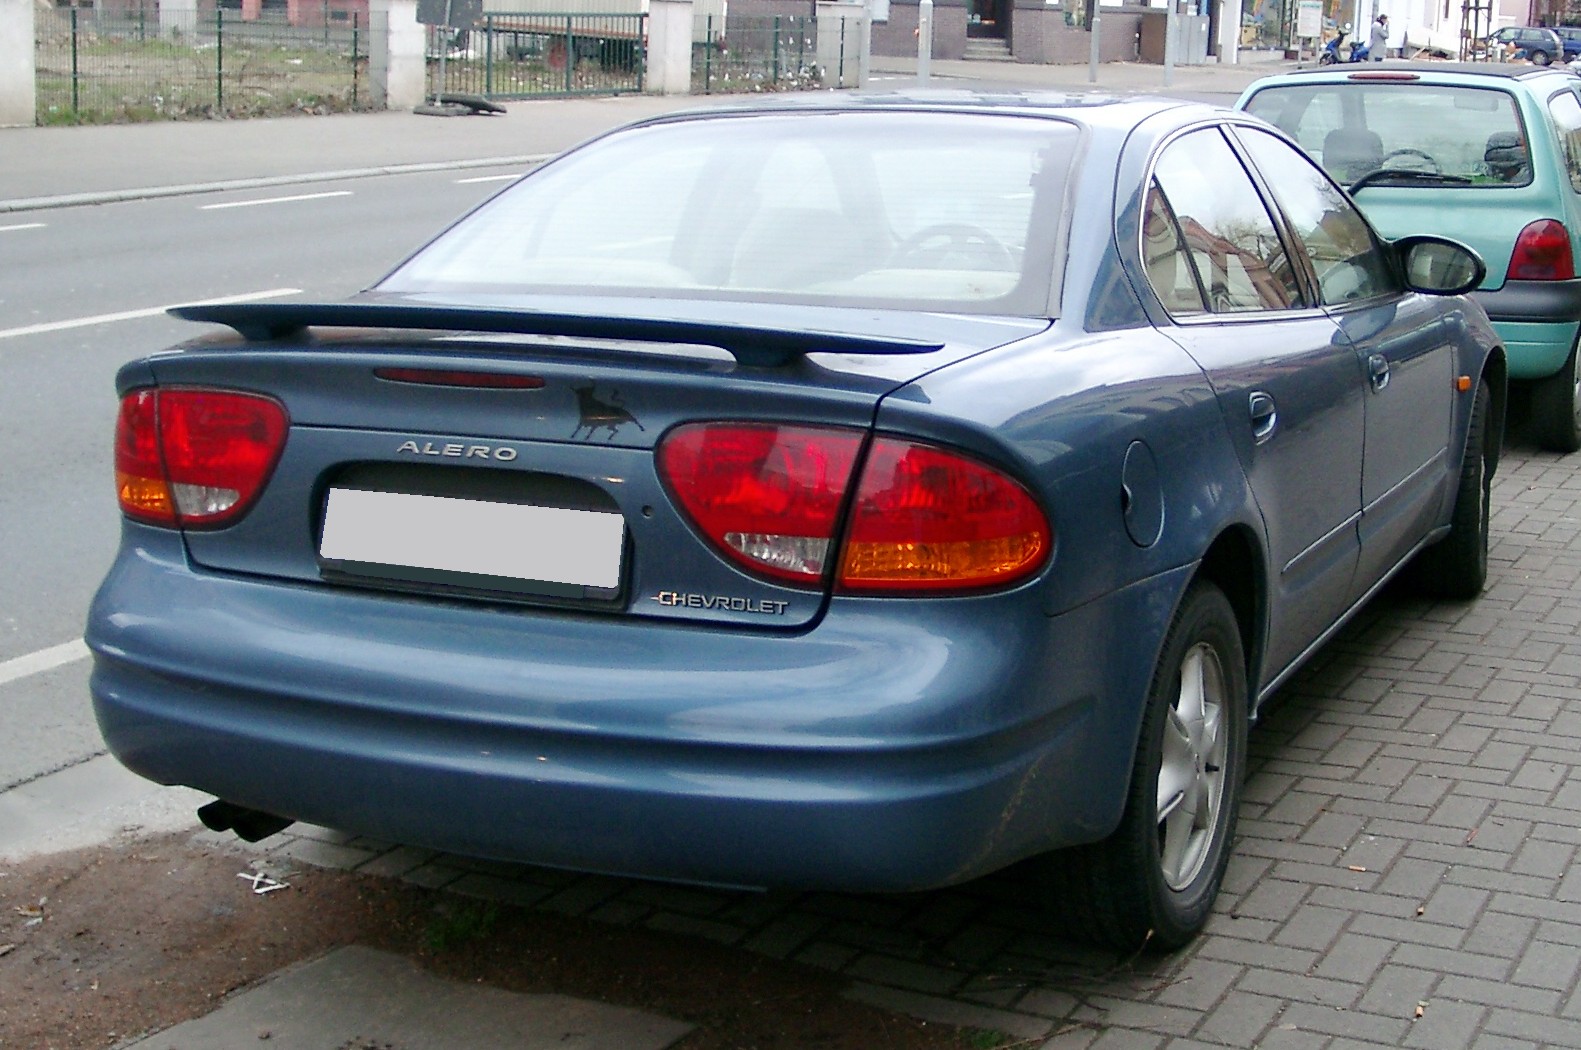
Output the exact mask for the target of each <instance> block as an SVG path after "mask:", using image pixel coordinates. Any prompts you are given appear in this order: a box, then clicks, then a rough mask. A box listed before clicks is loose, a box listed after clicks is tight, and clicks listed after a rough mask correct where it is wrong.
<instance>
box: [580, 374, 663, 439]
mask: <svg viewBox="0 0 1581 1050" xmlns="http://www.w3.org/2000/svg"><path fill="white" fill-rule="evenodd" d="M571 389H572V390H574V391H575V392H576V407H577V411H578V412H579V413H580V414H581V417H582V418H581V422H580V423H578V424H577V425H576V429H575V430H573V431H571V437H572V438H573V439H575V438H578V437H582V438H587V439H591V438H592V437H593V436H594V434H595V433H597V432H598V431H599V430H604V431H607V433H606V434H605V435H604V440H605V441H613V440H614V439H615V432H616V431H617V430H619V429H620V428H621V427H623V426H625V425H626V424H627V423H632V424H635V426H636V428H637V429H638V430H642V431H646V430H647V428H646V427H644V426H643V425H642V424H641V423H639V422H637V417H636V416H634V415H632V414H631V413H630V412H627V411H626V407H625V406H624V405H623V404H621V401H620V391H618V390H611V391H610V392H609V394H608V395H607V396H606V397H604V398H599V397H597V396H596V395H595V392H594V391H595V388H594V385H593V384H592V383H589V384H587V385H586V386H574V387H572V388H571ZM583 431H586V433H585V434H584V433H583Z"/></svg>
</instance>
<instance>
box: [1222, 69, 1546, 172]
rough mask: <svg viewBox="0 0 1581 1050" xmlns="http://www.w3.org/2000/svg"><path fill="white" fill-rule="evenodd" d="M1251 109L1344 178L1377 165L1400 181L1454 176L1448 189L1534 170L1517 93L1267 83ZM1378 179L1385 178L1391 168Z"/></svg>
mask: <svg viewBox="0 0 1581 1050" xmlns="http://www.w3.org/2000/svg"><path fill="white" fill-rule="evenodd" d="M1246 109H1247V110H1248V111H1249V112H1251V113H1255V114H1256V115H1257V116H1259V117H1262V118H1263V119H1264V120H1267V121H1269V122H1270V123H1272V124H1273V125H1275V126H1276V127H1278V128H1279V129H1280V130H1281V131H1283V132H1285V133H1286V134H1287V135H1289V136H1290V137H1291V138H1293V139H1295V140H1296V142H1297V143H1299V144H1300V145H1301V148H1302V149H1304V150H1306V151H1307V152H1308V153H1310V154H1311V155H1312V156H1313V157H1315V158H1316V159H1317V161H1318V162H1319V163H1320V164H1322V165H1323V168H1324V170H1326V171H1327V172H1328V173H1329V174H1330V175H1331V176H1333V177H1334V179H1335V180H1337V181H1338V182H1340V183H1342V184H1344V185H1347V186H1349V185H1351V184H1352V183H1354V182H1356V181H1357V180H1358V179H1361V178H1363V177H1364V176H1367V175H1370V174H1371V173H1373V172H1376V171H1380V170H1382V171H1385V172H1388V171H1397V172H1401V173H1403V174H1402V175H1401V176H1400V177H1399V181H1400V182H1402V183H1403V182H1406V181H1408V180H1411V176H1412V175H1427V176H1448V177H1450V178H1451V179H1454V180H1455V181H1454V182H1446V183H1445V184H1444V188H1445V189H1448V190H1455V189H1477V188H1497V187H1503V186H1523V185H1527V184H1529V183H1530V182H1531V179H1532V173H1531V164H1530V163H1529V161H1528V159H1527V156H1526V143H1527V141H1528V137H1527V134H1526V128H1525V125H1524V124H1523V123H1522V121H1521V116H1520V112H1519V110H1518V109H1517V107H1516V105H1515V99H1514V97H1513V96H1512V95H1510V94H1509V92H1507V91H1503V90H1500V89H1497V88H1481V87H1461V86H1452V85H1438V84H1422V83H1404V84H1402V83H1398V82H1389V81H1365V80H1347V81H1344V82H1342V83H1321V84H1300V85H1294V86H1290V87H1273V88H1268V89H1267V90H1264V91H1260V92H1258V93H1257V94H1256V95H1254V96H1252V98H1251V99H1250V100H1249V101H1248V102H1247V105H1246ZM1461 180H1464V181H1461ZM1371 181H1372V183H1373V184H1374V185H1379V184H1384V185H1387V184H1388V179H1387V177H1386V176H1385V177H1383V178H1382V179H1380V178H1379V177H1374V178H1373V179H1372V180H1371ZM1415 181H1420V180H1415Z"/></svg>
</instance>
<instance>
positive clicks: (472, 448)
mask: <svg viewBox="0 0 1581 1050" xmlns="http://www.w3.org/2000/svg"><path fill="white" fill-rule="evenodd" d="M402 453H405V454H406V455H409V456H438V457H439V458H441V459H487V460H492V461H493V462H495V463H509V462H511V461H512V460H513V459H515V458H516V457H517V455H518V454H519V453H518V452H517V451H516V450H515V449H513V448H511V447H510V446H509V445H463V444H461V443H460V442H454V441H446V442H442V443H440V442H433V441H425V442H423V443H422V444H421V445H419V444H418V443H417V442H416V441H403V442H401V444H400V445H399V446H398V447H397V448H396V450H395V454H396V455H400V454H402Z"/></svg>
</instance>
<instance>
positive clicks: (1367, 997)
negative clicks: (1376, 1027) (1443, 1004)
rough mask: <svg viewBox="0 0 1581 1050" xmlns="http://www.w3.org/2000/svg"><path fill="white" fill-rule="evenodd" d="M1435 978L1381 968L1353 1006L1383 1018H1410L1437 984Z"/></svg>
mask: <svg viewBox="0 0 1581 1050" xmlns="http://www.w3.org/2000/svg"><path fill="white" fill-rule="evenodd" d="M1438 980H1439V976H1438V974H1436V973H1434V972H1432V971H1431V970H1421V969H1417V968H1415V967H1411V966H1396V965H1393V964H1390V965H1386V966H1383V967H1382V968H1380V969H1378V970H1377V971H1376V972H1374V973H1373V974H1372V976H1371V977H1370V978H1369V979H1368V981H1367V988H1366V991H1365V992H1363V994H1362V997H1361V1000H1360V1001H1359V1002H1358V1003H1357V1006H1358V1007H1359V1008H1360V1009H1362V1010H1364V1011H1366V1012H1367V1013H1372V1014H1381V1015H1383V1016H1386V1017H1410V1016H1411V1015H1412V1014H1413V1013H1414V1012H1415V1010H1416V1004H1417V1003H1419V1002H1421V1001H1422V1000H1424V999H1426V998H1427V997H1428V995H1429V993H1430V992H1432V990H1433V988H1434V987H1435V986H1436V985H1437V984H1438Z"/></svg>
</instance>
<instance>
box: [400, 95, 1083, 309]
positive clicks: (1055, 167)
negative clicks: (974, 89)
mask: <svg viewBox="0 0 1581 1050" xmlns="http://www.w3.org/2000/svg"><path fill="white" fill-rule="evenodd" d="M1079 138H1080V133H1079V131H1078V129H1077V128H1076V127H1075V126H1074V125H1071V124H1068V123H1066V122H1063V121H1056V120H1048V119H1035V118H1026V117H1014V116H982V115H966V114H937V113H934V114H928V113H889V114H875V113H861V112H858V113H793V114H785V113H778V114H758V115H751V116H738V117H729V118H716V119H709V120H700V121H679V122H675V123H667V124H657V125H651V126H647V127H641V128H635V129H632V130H629V131H625V132H618V133H616V134H614V135H611V136H609V137H607V138H605V139H603V140H600V141H598V142H595V143H593V144H591V145H590V146H588V147H585V148H583V149H581V150H578V151H576V152H573V153H571V154H569V155H567V156H566V157H565V158H563V159H561V160H559V161H556V162H554V163H552V164H550V165H548V166H546V167H545V168H543V169H541V170H540V171H539V172H536V173H534V174H532V175H530V176H528V177H527V178H526V179H524V180H522V182H520V183H519V184H517V185H516V186H514V187H512V188H511V189H509V190H507V191H505V192H504V193H503V194H501V195H500V196H499V197H497V198H495V199H494V200H493V201H491V202H489V203H488V204H486V205H485V206H483V207H482V208H480V209H479V210H478V211H476V212H474V213H472V214H471V215H470V216H468V217H467V218H466V219H464V220H462V222H460V223H459V224H457V225H456V226H455V227H453V228H452V229H451V230H449V231H447V232H446V233H445V234H443V235H441V236H440V238H439V239H438V240H436V241H435V242H434V243H433V244H431V245H429V246H428V247H427V248H425V249H423V251H421V252H419V253H418V254H417V255H416V256H415V257H414V258H412V259H411V260H410V261H408V262H407V263H406V264H404V265H403V266H402V267H401V268H400V269H398V270H397V271H396V272H395V273H394V274H392V275H391V276H390V277H388V278H386V279H385V281H383V282H382V283H381V284H380V285H379V286H378V290H380V291H390V292H407V293H434V294H445V293H465V294H470V295H507V296H508V295H516V294H535V293H551V294H576V293H588V294H595V295H598V294H621V295H628V294H635V295H642V296H653V297H673V298H715V299H738V300H753V301H764V300H767V301H777V302H802V303H811V304H828V305H854V304H860V305H869V304H876V305H884V306H896V307H909V308H941V309H951V310H960V311H965V312H977V313H1005V314H1021V315H1029V316H1047V314H1048V312H1049V310H1050V308H1051V307H1050V298H1051V288H1052V286H1053V280H1054V278H1053V275H1054V274H1055V273H1057V272H1059V270H1057V269H1056V267H1058V266H1061V265H1062V259H1060V258H1058V255H1059V250H1058V236H1057V235H1058V231H1059V229H1060V227H1061V222H1062V209H1063V207H1064V202H1065V196H1066V195H1065V192H1064V188H1065V183H1066V180H1067V178H1068V175H1069V172H1070V166H1071V161H1072V158H1073V157H1074V156H1075V154H1076V152H1077V146H1078V140H1079Z"/></svg>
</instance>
